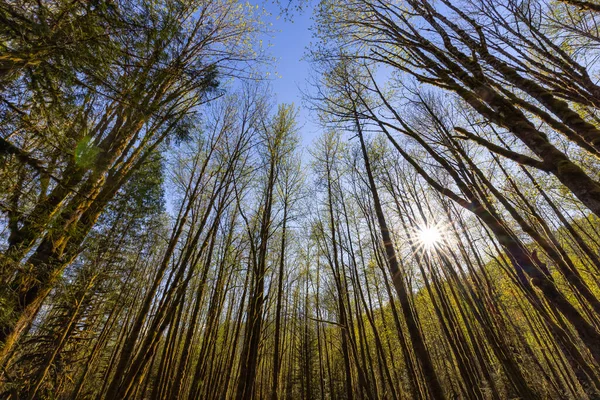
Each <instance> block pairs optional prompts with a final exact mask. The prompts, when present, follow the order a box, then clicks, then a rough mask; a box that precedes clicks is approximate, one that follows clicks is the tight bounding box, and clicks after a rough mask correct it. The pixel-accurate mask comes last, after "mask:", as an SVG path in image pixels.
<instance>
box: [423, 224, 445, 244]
mask: <svg viewBox="0 0 600 400" xmlns="http://www.w3.org/2000/svg"><path fill="white" fill-rule="evenodd" d="M417 237H418V239H419V242H420V244H421V245H422V246H423V247H424V248H426V249H432V248H434V247H435V246H436V245H438V244H439V243H440V242H441V241H442V233H441V232H440V229H439V228H438V227H437V226H426V227H423V228H421V229H419V230H418V231H417Z"/></svg>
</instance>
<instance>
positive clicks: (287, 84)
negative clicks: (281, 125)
mask: <svg viewBox="0 0 600 400" xmlns="http://www.w3.org/2000/svg"><path fill="white" fill-rule="evenodd" d="M283 1H285V0H283ZM306 5H307V7H305V10H304V11H302V12H295V13H294V15H293V16H292V20H289V19H285V18H283V17H281V18H277V15H278V13H279V7H278V6H277V5H274V4H272V3H271V2H268V3H265V8H266V9H267V11H269V12H270V13H271V16H270V17H268V18H267V19H266V22H267V23H269V22H270V23H272V24H273V26H272V27H271V29H272V30H273V34H272V35H270V36H268V37H265V38H264V39H263V42H264V43H265V46H266V44H268V43H269V44H270V47H267V53H268V54H269V55H270V56H272V57H275V59H276V62H275V64H274V65H273V66H270V67H268V68H267V71H268V72H270V73H271V74H270V76H271V77H272V78H273V79H272V80H271V86H272V88H273V93H274V94H275V95H276V100H277V103H294V104H295V105H296V107H300V110H299V115H298V125H299V127H300V136H301V137H302V145H303V147H307V146H310V144H311V143H312V142H313V140H314V139H315V138H316V137H317V136H318V133H319V131H320V128H319V126H318V125H317V124H316V123H315V122H316V116H313V115H311V113H310V112H309V111H308V110H307V109H306V108H305V107H303V106H302V91H306V89H307V85H308V83H307V79H308V77H309V75H310V64H309V63H308V61H306V60H303V57H304V55H305V53H306V49H307V47H308V46H309V45H310V42H311V36H312V33H311V31H310V27H311V25H312V19H311V17H312V7H308V4H306Z"/></svg>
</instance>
